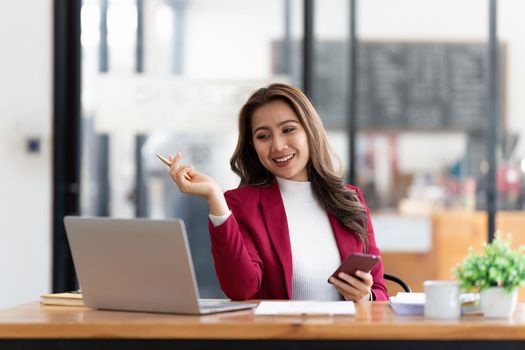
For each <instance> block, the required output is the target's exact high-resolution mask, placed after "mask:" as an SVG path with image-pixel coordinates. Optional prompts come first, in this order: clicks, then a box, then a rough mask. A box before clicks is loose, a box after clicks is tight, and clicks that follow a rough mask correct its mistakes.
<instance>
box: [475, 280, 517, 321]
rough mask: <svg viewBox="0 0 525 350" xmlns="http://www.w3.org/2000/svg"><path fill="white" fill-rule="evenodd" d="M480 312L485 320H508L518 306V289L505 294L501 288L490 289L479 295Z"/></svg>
mask: <svg viewBox="0 0 525 350" xmlns="http://www.w3.org/2000/svg"><path fill="white" fill-rule="evenodd" d="M480 300H481V310H482V311H483V315H484V316H485V317H487V318H509V317H511V316H512V314H513V313H514V310H516V305H517V304H518V289H517V288H516V289H515V290H514V291H513V292H512V293H510V294H509V293H507V292H505V290H504V289H503V288H501V287H491V288H489V289H486V290H484V291H483V292H481V293H480Z"/></svg>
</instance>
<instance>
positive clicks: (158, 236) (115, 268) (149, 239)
mask: <svg viewBox="0 0 525 350" xmlns="http://www.w3.org/2000/svg"><path fill="white" fill-rule="evenodd" d="M64 224H65V226H66V232H67V238H68V240H69V246H70V248H71V254H72V256H73V262H74V264H75V270H76V273H77V277H78V280H79V284H80V287H81V289H82V297H83V299H84V303H85V304H86V306H88V307H92V308H97V309H110V310H126V311H144V312H164V313H180V314H208V313H214V312H221V311H232V310H240V309H248V308H252V307H254V306H256V304H254V303H245V302H232V301H230V300H227V299H199V291H198V287H197V283H196V279H195V273H194V270H193V262H192V259H191V253H190V249H189V245H188V239H187V237H186V229H185V228H184V223H183V222H182V220H177V219H174V220H150V219H113V218H88V217H75V216H66V217H65V218H64Z"/></svg>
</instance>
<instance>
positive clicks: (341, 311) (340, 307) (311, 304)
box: [255, 300, 355, 316]
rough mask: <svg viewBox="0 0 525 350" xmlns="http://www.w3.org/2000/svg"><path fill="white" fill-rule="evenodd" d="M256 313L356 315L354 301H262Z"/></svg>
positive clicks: (259, 314)
mask: <svg viewBox="0 0 525 350" xmlns="http://www.w3.org/2000/svg"><path fill="white" fill-rule="evenodd" d="M255 315H258V316H262V315H292V316H295V315H355V305H354V302H353V301H299V300H297V301H295V300H294V301H261V302H260V303H259V306H257V308H256V309H255Z"/></svg>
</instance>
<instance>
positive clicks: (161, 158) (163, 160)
mask: <svg viewBox="0 0 525 350" xmlns="http://www.w3.org/2000/svg"><path fill="white" fill-rule="evenodd" d="M155 155H156V156H157V157H158V158H159V159H160V160H161V161H162V162H163V163H164V164H166V165H167V166H169V167H171V162H170V160H169V159H167V158H164V157H163V156H161V155H160V154H158V153H155ZM184 178H185V179H186V180H188V181H191V176H190V175H188V174H184Z"/></svg>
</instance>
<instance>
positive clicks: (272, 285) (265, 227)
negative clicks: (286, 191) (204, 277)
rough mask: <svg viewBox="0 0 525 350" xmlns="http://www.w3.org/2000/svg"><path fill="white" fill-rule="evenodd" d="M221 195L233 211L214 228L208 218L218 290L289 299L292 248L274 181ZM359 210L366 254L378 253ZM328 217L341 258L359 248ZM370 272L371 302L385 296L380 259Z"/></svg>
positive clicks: (231, 295)
mask: <svg viewBox="0 0 525 350" xmlns="http://www.w3.org/2000/svg"><path fill="white" fill-rule="evenodd" d="M347 187H348V188H349V189H351V190H355V191H356V192H357V194H358V196H359V199H360V200H361V203H363V205H365V201H364V198H363V194H362V193H361V191H360V190H359V189H358V188H357V187H355V186H351V185H348V186H347ZM225 197H226V201H227V203H228V206H229V207H230V209H231V211H232V213H233V215H230V217H229V218H228V219H227V220H226V222H224V223H223V224H221V225H219V226H217V227H214V226H213V224H212V223H211V222H209V227H210V234H211V249H212V254H213V259H214V262H215V270H216V272H217V276H218V278H219V282H220V284H221V288H222V290H223V291H224V293H225V294H226V295H227V296H228V297H229V298H231V299H234V300H245V299H292V251H291V247H290V236H289V232H288V223H287V221H286V213H285V209H284V204H283V200H282V198H281V192H280V190H279V185H278V184H277V182H275V183H274V184H272V185H271V186H270V187H256V186H244V187H240V188H238V189H235V190H231V191H227V192H226V193H225ZM365 208H366V213H367V219H368V245H369V248H368V249H369V253H370V254H375V255H380V253H379V249H378V248H377V246H376V242H375V238H374V231H373V228H372V223H371V220H370V211H369V210H368V208H367V207H366V205H365ZM328 218H329V220H330V224H331V225H332V230H333V232H334V235H335V240H336V242H337V247H338V248H339V255H340V257H341V261H343V260H344V259H345V258H346V257H347V256H348V255H349V254H350V253H353V252H363V243H362V242H361V241H360V240H359V239H358V238H357V237H356V236H355V235H354V234H353V233H352V232H351V231H349V230H348V229H347V228H346V227H344V226H343V225H342V224H341V223H340V221H339V220H338V219H337V218H336V217H335V216H333V215H332V214H328ZM371 274H372V276H373V278H374V284H373V286H372V293H373V294H374V298H375V300H388V294H387V289H386V286H385V282H384V279H383V265H382V263H381V262H379V263H378V264H377V265H376V266H375V267H374V268H373V269H372V271H371ZM328 277H329V276H326V278H327V279H328ZM327 283H328V282H327Z"/></svg>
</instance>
